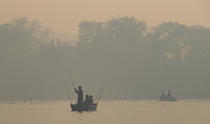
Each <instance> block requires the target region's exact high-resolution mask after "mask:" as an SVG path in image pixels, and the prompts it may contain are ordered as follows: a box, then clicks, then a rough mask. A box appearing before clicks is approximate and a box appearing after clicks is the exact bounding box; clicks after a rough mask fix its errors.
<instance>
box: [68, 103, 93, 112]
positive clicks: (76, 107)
mask: <svg viewBox="0 0 210 124" xmlns="http://www.w3.org/2000/svg"><path fill="white" fill-rule="evenodd" d="M96 109H97V104H96V103H94V104H90V105H78V104H71V110H72V111H78V112H82V111H96Z"/></svg>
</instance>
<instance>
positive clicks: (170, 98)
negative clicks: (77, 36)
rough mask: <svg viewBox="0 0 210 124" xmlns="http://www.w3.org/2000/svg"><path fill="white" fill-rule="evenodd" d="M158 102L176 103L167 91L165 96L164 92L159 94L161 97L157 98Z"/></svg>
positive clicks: (175, 99) (174, 98)
mask: <svg viewBox="0 0 210 124" xmlns="http://www.w3.org/2000/svg"><path fill="white" fill-rule="evenodd" d="M159 101H177V98H176V97H175V96H172V95H171V91H170V90H168V94H167V95H166V94H165V93H164V91H162V92H161V96H160V98H159Z"/></svg>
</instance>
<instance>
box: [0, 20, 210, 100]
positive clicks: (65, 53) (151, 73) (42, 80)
mask: <svg viewBox="0 0 210 124" xmlns="http://www.w3.org/2000/svg"><path fill="white" fill-rule="evenodd" d="M69 23H71V22H69ZM55 35H56V34H55V33H53V31H51V30H50V29H48V28H45V27H44V26H43V25H41V24H40V23H38V22H37V21H28V19H27V18H19V19H14V20H12V21H10V22H8V23H7V24H2V25H0V100H6V99H9V98H14V99H24V98H25V97H26V96H28V97H32V98H34V99H65V98H66V96H65V95H66V93H65V88H64V83H67V84H68V86H69V88H71V89H72V88H73V86H72V84H71V83H70V75H71V76H72V79H73V80H74V85H75V86H78V85H82V86H83V89H84V92H85V93H92V94H93V95H97V94H98V92H99V91H100V90H103V94H102V95H103V98H104V99H157V98H158V97H159V95H160V92H161V90H168V89H171V91H172V94H174V95H176V96H177V97H178V98H183V99H203V98H204V99H206V98H210V29H209V28H206V27H203V26H199V25H195V26H187V25H184V24H180V23H178V22H164V23H162V24H159V25H158V26H156V27H149V26H147V23H146V22H144V21H140V20H137V19H136V18H134V17H116V18H111V19H110V20H107V21H104V22H96V21H83V22H81V23H80V24H79V32H78V38H77V39H75V40H74V41H63V40H59V38H58V37H56V36H55ZM61 39H62V38H61Z"/></svg>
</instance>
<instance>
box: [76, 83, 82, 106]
mask: <svg viewBox="0 0 210 124" xmlns="http://www.w3.org/2000/svg"><path fill="white" fill-rule="evenodd" d="M75 92H76V93H77V94H78V98H77V103H78V104H79V105H82V104H83V91H82V87H81V86H79V87H78V90H77V89H76V88H75Z"/></svg>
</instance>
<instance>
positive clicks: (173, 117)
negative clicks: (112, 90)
mask: <svg viewBox="0 0 210 124" xmlns="http://www.w3.org/2000/svg"><path fill="white" fill-rule="evenodd" d="M0 124H210V100H181V101H177V102H159V101H155V100H139V101H130V100H128V101H111V100H105V101H102V102H100V103H99V105H98V110H97V112H83V113H78V112H71V110H70V108H69V103H68V102H67V101H56V102H54V103H50V102H38V101H33V103H27V104H24V103H16V104H7V103H0Z"/></svg>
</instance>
